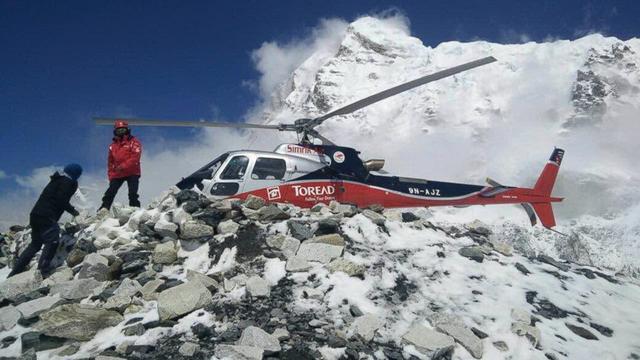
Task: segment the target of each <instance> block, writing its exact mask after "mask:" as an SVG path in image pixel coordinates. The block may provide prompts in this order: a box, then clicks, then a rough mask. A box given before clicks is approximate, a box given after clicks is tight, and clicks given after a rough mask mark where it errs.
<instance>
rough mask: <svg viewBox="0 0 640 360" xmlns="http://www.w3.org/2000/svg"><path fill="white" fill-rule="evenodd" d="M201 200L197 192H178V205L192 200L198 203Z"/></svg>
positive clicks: (176, 196) (186, 190) (185, 190)
mask: <svg viewBox="0 0 640 360" xmlns="http://www.w3.org/2000/svg"><path fill="white" fill-rule="evenodd" d="M199 198H200V195H198V193H197V192H195V191H193V190H191V189H184V190H180V192H178V193H177V194H176V195H175V199H176V203H177V205H180V204H182V203H183V202H186V201H190V200H192V201H198V199H199Z"/></svg>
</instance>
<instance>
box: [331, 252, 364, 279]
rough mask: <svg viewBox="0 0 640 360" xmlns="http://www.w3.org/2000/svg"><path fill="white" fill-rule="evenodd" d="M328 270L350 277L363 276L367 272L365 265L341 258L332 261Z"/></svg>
mask: <svg viewBox="0 0 640 360" xmlns="http://www.w3.org/2000/svg"><path fill="white" fill-rule="evenodd" d="M327 268H328V269H329V271H331V272H332V273H333V272H336V271H342V272H343V273H345V274H347V275H349V276H363V275H364V271H365V267H364V265H361V264H356V263H354V262H352V261H349V260H346V259H344V258H341V257H340V258H337V259H334V260H332V261H331V262H330V263H329V265H328V266H327Z"/></svg>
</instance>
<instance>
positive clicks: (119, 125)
mask: <svg viewBox="0 0 640 360" xmlns="http://www.w3.org/2000/svg"><path fill="white" fill-rule="evenodd" d="M128 127H129V123H127V122H126V121H124V120H116V122H115V124H113V128H114V129H119V128H128Z"/></svg>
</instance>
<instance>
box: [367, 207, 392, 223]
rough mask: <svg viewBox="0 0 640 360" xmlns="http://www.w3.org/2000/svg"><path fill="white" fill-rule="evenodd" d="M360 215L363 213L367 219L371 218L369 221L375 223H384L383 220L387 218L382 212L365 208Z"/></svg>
mask: <svg viewBox="0 0 640 360" xmlns="http://www.w3.org/2000/svg"><path fill="white" fill-rule="evenodd" d="M362 215H364V216H365V217H366V218H367V219H369V220H371V222H372V223H374V224H376V225H384V222H385V221H386V220H387V219H386V218H385V217H384V216H383V215H382V214H379V213H377V212H375V211H372V210H369V209H365V210H364V211H362Z"/></svg>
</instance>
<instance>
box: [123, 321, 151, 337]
mask: <svg viewBox="0 0 640 360" xmlns="http://www.w3.org/2000/svg"><path fill="white" fill-rule="evenodd" d="M145 331H146V329H145V328H144V325H142V324H140V323H138V324H135V325H132V326H128V327H126V328H124V329H122V333H123V334H124V336H140V335H142V334H144V332H145Z"/></svg>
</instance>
